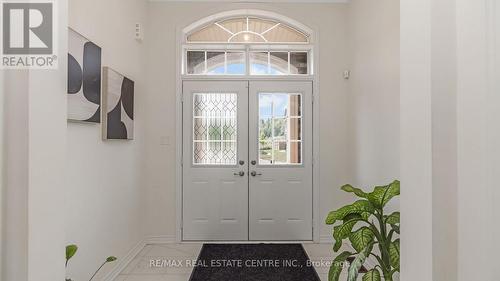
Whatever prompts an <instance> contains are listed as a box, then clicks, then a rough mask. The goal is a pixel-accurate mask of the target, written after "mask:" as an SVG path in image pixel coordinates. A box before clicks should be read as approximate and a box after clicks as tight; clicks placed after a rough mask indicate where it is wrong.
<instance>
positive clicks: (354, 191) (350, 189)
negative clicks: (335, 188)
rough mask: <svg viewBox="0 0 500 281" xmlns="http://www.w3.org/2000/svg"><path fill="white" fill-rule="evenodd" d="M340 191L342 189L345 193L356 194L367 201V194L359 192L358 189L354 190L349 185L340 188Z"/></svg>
mask: <svg viewBox="0 0 500 281" xmlns="http://www.w3.org/2000/svg"><path fill="white" fill-rule="evenodd" d="M340 189H342V190H343V191H345V192H352V193H354V194H356V195H357V196H358V197H361V198H366V199H368V193H366V192H364V191H363V190H361V189H360V188H356V187H354V186H352V185H350V184H346V185H344V186H342V187H341V188H340Z"/></svg>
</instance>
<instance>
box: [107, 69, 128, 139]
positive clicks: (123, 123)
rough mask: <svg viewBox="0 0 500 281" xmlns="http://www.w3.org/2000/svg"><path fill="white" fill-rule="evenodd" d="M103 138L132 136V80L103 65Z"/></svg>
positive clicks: (126, 137)
mask: <svg viewBox="0 0 500 281" xmlns="http://www.w3.org/2000/svg"><path fill="white" fill-rule="evenodd" d="M103 81H104V85H103V91H104V92H103V100H104V102H103V103H104V106H103V108H104V109H105V110H106V116H105V118H104V120H103V121H104V122H103V139H108V140H109V139H125V140H126V139H128V140H131V139H133V138H134V81H132V80H130V79H129V78H127V77H125V76H123V75H121V74H120V73H118V72H116V71H114V70H113V69H111V68H109V67H104V75H103Z"/></svg>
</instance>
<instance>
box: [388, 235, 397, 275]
mask: <svg viewBox="0 0 500 281" xmlns="http://www.w3.org/2000/svg"><path fill="white" fill-rule="evenodd" d="M389 256H390V258H391V265H392V267H394V268H397V269H398V271H399V239H396V241H394V242H391V243H390V244H389Z"/></svg>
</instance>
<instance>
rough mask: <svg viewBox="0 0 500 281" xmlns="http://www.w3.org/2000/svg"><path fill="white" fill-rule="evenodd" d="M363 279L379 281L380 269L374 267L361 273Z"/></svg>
mask: <svg viewBox="0 0 500 281" xmlns="http://www.w3.org/2000/svg"><path fill="white" fill-rule="evenodd" d="M363 281H380V271H378V269H376V268H374V269H372V270H370V271H368V272H367V273H365V275H363Z"/></svg>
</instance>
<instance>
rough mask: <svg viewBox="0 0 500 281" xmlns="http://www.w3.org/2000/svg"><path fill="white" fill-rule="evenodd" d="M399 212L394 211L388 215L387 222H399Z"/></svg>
mask: <svg viewBox="0 0 500 281" xmlns="http://www.w3.org/2000/svg"><path fill="white" fill-rule="evenodd" d="M399 217H400V213H399V212H394V213H392V214H390V215H389V216H387V217H386V219H385V222H386V223H388V224H398V223H399Z"/></svg>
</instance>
